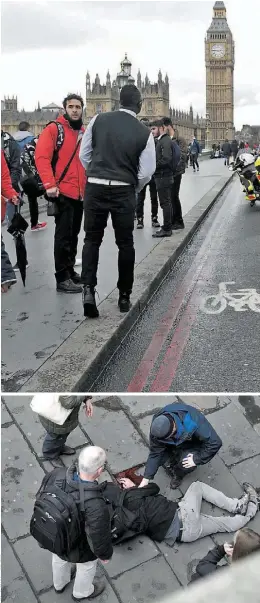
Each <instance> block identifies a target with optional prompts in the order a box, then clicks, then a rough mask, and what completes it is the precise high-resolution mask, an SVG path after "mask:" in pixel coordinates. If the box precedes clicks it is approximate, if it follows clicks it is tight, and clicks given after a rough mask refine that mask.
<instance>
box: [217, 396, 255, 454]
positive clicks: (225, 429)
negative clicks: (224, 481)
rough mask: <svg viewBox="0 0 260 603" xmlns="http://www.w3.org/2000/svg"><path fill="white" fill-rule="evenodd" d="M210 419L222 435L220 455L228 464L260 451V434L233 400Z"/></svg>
mask: <svg viewBox="0 0 260 603" xmlns="http://www.w3.org/2000/svg"><path fill="white" fill-rule="evenodd" d="M208 419H209V421H210V423H211V424H212V425H213V427H214V428H215V429H216V431H217V433H219V434H220V436H221V439H222V441H223V446H222V448H221V449H220V451H219V455H220V457H221V458H222V459H223V461H224V462H225V463H226V464H227V465H232V464H233V463H234V464H235V463H238V462H239V461H242V460H243V459H246V458H248V457H251V456H253V455H255V454H257V453H260V438H259V436H258V435H257V433H256V432H255V430H254V429H253V428H252V427H251V425H250V424H249V423H248V421H247V420H246V418H245V416H244V415H243V413H242V412H240V411H239V409H238V408H237V406H236V405H235V404H234V403H233V402H232V403H231V404H229V406H227V407H226V408H223V409H222V410H220V411H219V412H217V413H213V414H212V415H209V416H208Z"/></svg>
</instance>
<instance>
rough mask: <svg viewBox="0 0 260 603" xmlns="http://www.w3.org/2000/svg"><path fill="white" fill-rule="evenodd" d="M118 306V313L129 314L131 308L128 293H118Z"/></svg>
mask: <svg viewBox="0 0 260 603" xmlns="http://www.w3.org/2000/svg"><path fill="white" fill-rule="evenodd" d="M118 306H119V308H120V312H129V310H130V308H131V302H130V295H129V294H128V293H121V292H120V293H119V300H118Z"/></svg>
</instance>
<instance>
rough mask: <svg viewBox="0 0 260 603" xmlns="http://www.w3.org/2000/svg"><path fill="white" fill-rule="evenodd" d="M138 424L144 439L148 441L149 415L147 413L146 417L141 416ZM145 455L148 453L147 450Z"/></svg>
mask: <svg viewBox="0 0 260 603" xmlns="http://www.w3.org/2000/svg"><path fill="white" fill-rule="evenodd" d="M138 425H139V427H140V429H141V430H142V432H143V434H144V436H145V438H146V440H147V441H148V442H149V434H150V427H151V416H150V415H148V416H147V417H143V419H139V421H138ZM147 455H148V451H147Z"/></svg>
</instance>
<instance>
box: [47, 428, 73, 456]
mask: <svg viewBox="0 0 260 603" xmlns="http://www.w3.org/2000/svg"><path fill="white" fill-rule="evenodd" d="M68 435H69V434H68V433H65V434H64V435H57V434H55V433H48V432H47V433H46V436H45V438H44V441H43V445H42V453H43V456H44V457H45V458H49V459H55V458H57V457H58V456H60V454H61V453H62V450H63V446H64V444H65V442H66V440H67V437H68Z"/></svg>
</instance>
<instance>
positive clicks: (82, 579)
mask: <svg viewBox="0 0 260 603" xmlns="http://www.w3.org/2000/svg"><path fill="white" fill-rule="evenodd" d="M76 568H77V569H76V576H75V582H74V586H73V596H74V597H75V598H76V599H79V601H81V599H82V598H84V599H85V597H86V598H87V597H89V596H90V595H92V593H93V592H94V585H93V580H94V577H95V573H96V569H97V559H95V561H87V562H86V563H77V564H76ZM52 575H53V584H54V586H55V588H56V589H57V590H61V589H62V588H63V587H64V586H66V584H69V582H70V580H71V563H70V562H69V561H63V559H60V557H58V555H52Z"/></svg>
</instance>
